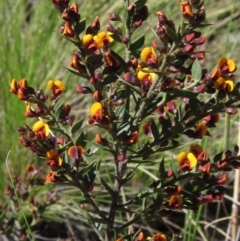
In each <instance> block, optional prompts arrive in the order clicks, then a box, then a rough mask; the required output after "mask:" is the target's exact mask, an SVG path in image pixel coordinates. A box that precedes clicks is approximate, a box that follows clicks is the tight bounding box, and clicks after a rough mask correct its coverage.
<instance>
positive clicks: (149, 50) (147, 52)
mask: <svg viewBox="0 0 240 241" xmlns="http://www.w3.org/2000/svg"><path fill="white" fill-rule="evenodd" d="M156 56H157V55H156V53H155V51H154V48H153V47H145V48H144V49H143V50H142V52H141V55H140V57H141V59H142V60H143V61H145V62H147V60H148V59H149V58H152V57H154V58H156Z"/></svg>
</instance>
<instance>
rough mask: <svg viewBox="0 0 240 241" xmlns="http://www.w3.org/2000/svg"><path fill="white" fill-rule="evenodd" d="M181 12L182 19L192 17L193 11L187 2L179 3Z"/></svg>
mask: <svg viewBox="0 0 240 241" xmlns="http://www.w3.org/2000/svg"><path fill="white" fill-rule="evenodd" d="M180 7H181V11H182V16H183V17H184V18H191V17H193V11H192V7H191V5H190V3H189V1H184V2H181V3H180Z"/></svg>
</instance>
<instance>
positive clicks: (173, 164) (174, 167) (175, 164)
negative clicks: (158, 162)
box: [170, 159, 178, 178]
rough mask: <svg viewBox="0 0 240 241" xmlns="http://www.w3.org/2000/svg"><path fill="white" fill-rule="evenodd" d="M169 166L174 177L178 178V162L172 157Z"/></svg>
mask: <svg viewBox="0 0 240 241" xmlns="http://www.w3.org/2000/svg"><path fill="white" fill-rule="evenodd" d="M170 168H171V169H172V171H173V173H174V175H175V177H176V178H178V162H177V161H176V160H174V159H172V160H171V161H170Z"/></svg>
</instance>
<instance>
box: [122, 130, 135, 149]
mask: <svg viewBox="0 0 240 241" xmlns="http://www.w3.org/2000/svg"><path fill="white" fill-rule="evenodd" d="M124 141H125V143H126V144H127V145H129V146H130V145H134V144H136V143H138V131H134V132H132V134H131V135H129V136H127V137H125V139H124Z"/></svg>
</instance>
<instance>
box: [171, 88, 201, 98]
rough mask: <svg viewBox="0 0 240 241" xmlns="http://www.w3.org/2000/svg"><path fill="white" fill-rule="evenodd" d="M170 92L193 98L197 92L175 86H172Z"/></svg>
mask: <svg viewBox="0 0 240 241" xmlns="http://www.w3.org/2000/svg"><path fill="white" fill-rule="evenodd" d="M171 93H173V94H175V95H176V96H178V97H187V98H193V97H196V96H197V95H198V93H195V92H192V91H189V90H184V89H177V88H172V89H171Z"/></svg>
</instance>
